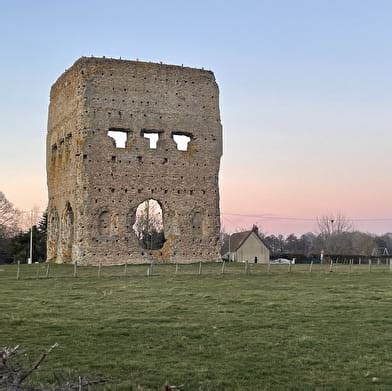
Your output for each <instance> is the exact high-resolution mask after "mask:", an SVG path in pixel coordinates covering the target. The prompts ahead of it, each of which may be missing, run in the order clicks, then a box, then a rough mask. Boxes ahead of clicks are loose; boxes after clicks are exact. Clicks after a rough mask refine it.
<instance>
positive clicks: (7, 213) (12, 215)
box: [0, 191, 20, 232]
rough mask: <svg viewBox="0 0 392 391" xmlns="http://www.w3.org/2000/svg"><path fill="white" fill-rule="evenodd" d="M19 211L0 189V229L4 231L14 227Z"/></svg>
mask: <svg viewBox="0 0 392 391" xmlns="http://www.w3.org/2000/svg"><path fill="white" fill-rule="evenodd" d="M19 215H20V212H19V211H18V210H17V209H16V208H14V206H13V205H12V203H11V202H10V201H8V199H7V198H6V196H5V195H4V193H3V192H1V191H0V231H2V232H5V231H9V230H10V229H15V228H16V227H17V225H18V217H19Z"/></svg>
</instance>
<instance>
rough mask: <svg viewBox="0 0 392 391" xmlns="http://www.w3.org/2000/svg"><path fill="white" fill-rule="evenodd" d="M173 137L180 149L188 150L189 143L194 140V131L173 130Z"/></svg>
mask: <svg viewBox="0 0 392 391" xmlns="http://www.w3.org/2000/svg"><path fill="white" fill-rule="evenodd" d="M172 137H173V140H174V141H175V143H176V144H177V149H178V150H179V151H187V150H188V146H189V143H190V142H191V141H192V133H186V132H172Z"/></svg>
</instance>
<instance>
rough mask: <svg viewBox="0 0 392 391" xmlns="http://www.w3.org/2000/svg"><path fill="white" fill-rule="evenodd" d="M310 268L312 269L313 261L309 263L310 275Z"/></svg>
mask: <svg viewBox="0 0 392 391" xmlns="http://www.w3.org/2000/svg"><path fill="white" fill-rule="evenodd" d="M312 267H313V261H312V262H310V266H309V273H312Z"/></svg>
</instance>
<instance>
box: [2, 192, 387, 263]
mask: <svg viewBox="0 0 392 391" xmlns="http://www.w3.org/2000/svg"><path fill="white" fill-rule="evenodd" d="M150 216H151V218H154V216H153V214H152V213H151V214H150ZM140 224H141V228H140V235H141V236H140V237H139V240H140V241H141V242H143V240H144V241H145V242H146V243H144V242H143V243H144V246H145V248H152V246H154V247H155V245H157V244H158V242H159V244H160V242H161V241H162V240H164V239H163V231H162V232H161V231H160V230H159V229H156V230H157V235H156V236H157V237H156V238H155V236H153V233H151V234H149V233H148V232H144V231H145V230H146V228H144V227H145V222H143V221H142V222H140ZM147 226H149V227H153V228H154V227H156V224H155V223H154V224H152V223H151V224H147ZM32 230H33V261H35V262H44V261H45V260H46V236H47V213H46V212H45V213H43V214H42V216H41V217H40V218H39V220H38V223H37V224H35V225H33V227H32ZM160 232H161V233H160ZM258 232H259V235H260V237H261V239H262V240H263V241H264V243H265V244H266V245H267V247H268V248H269V249H270V252H271V255H272V256H275V257H276V256H284V255H285V254H291V255H293V254H295V255H302V256H304V257H310V256H311V255H314V254H320V253H321V251H324V252H325V254H328V255H342V256H349V255H357V256H371V255H383V252H384V253H385V251H387V252H388V253H389V254H391V255H392V233H386V234H383V235H374V234H370V233H365V232H361V231H358V230H355V228H354V226H353V223H352V222H351V221H350V220H349V219H348V218H347V217H346V216H344V215H343V214H341V213H337V214H335V215H325V216H322V217H320V218H319V219H318V232H308V233H305V234H302V235H299V236H297V235H295V234H290V235H287V236H284V235H273V234H270V235H267V234H264V233H263V232H262V229H261V228H258ZM158 234H159V235H161V236H162V237H161V236H159V235H158ZM149 235H150V236H149ZM228 238H229V234H228V233H225V232H222V234H221V243H222V244H223V243H224V242H225V241H227V240H228ZM152 239H154V240H152ZM155 241H157V243H155ZM143 243H141V245H143ZM144 246H143V247H144ZM29 253H30V228H29V229H27V227H26V224H25V223H24V221H23V218H22V214H21V212H20V211H19V210H18V209H17V208H15V207H14V206H13V204H12V203H11V202H10V201H9V200H8V199H7V198H6V197H5V195H4V193H2V192H1V191H0V263H14V262H17V261H20V262H22V263H23V262H27V259H28V258H29Z"/></svg>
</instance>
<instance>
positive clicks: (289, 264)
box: [288, 261, 291, 273]
mask: <svg viewBox="0 0 392 391" xmlns="http://www.w3.org/2000/svg"><path fill="white" fill-rule="evenodd" d="M288 272H289V273H291V261H290V263H289V270H288Z"/></svg>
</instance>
